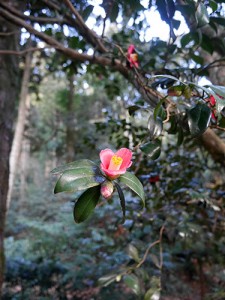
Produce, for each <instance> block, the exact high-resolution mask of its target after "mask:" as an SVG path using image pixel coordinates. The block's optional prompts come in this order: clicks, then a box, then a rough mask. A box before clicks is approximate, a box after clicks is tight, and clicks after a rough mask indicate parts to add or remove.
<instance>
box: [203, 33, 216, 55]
mask: <svg viewBox="0 0 225 300" xmlns="http://www.w3.org/2000/svg"><path fill="white" fill-rule="evenodd" d="M214 46H215V45H214V42H213V40H212V39H211V38H209V37H208V36H207V35H206V34H203V35H202V40H201V47H202V49H204V50H205V51H207V52H208V53H210V54H212V53H213V51H214Z"/></svg>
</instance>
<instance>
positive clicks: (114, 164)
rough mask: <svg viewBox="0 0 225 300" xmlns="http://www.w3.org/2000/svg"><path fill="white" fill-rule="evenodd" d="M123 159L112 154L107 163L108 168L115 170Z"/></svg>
mask: <svg viewBox="0 0 225 300" xmlns="http://www.w3.org/2000/svg"><path fill="white" fill-rule="evenodd" d="M122 162H123V159H122V158H121V157H119V156H117V155H113V157H112V158H111V160H110V164H109V170H113V171H117V170H119V169H120V166H121V165H122Z"/></svg>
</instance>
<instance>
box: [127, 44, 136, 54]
mask: <svg viewBox="0 0 225 300" xmlns="http://www.w3.org/2000/svg"><path fill="white" fill-rule="evenodd" d="M134 49H135V47H134V45H133V44H131V45H130V46H129V47H128V50H127V51H128V53H129V54H132V53H133V52H134Z"/></svg>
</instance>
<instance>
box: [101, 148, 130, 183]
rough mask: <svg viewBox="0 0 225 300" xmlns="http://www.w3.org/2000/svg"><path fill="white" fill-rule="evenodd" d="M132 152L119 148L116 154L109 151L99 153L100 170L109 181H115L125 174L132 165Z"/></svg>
mask: <svg viewBox="0 0 225 300" xmlns="http://www.w3.org/2000/svg"><path fill="white" fill-rule="evenodd" d="M131 158H132V152H131V150H129V149H127V148H121V149H120V150H118V151H117V152H116V153H114V152H113V151H112V150H111V149H105V150H102V151H101V152H100V160H101V165H100V167H101V170H102V171H103V172H104V173H105V174H106V176H107V177H108V178H109V179H116V178H118V177H119V176H120V175H122V174H124V173H126V170H127V169H128V168H129V167H130V166H131V165H132V161H131Z"/></svg>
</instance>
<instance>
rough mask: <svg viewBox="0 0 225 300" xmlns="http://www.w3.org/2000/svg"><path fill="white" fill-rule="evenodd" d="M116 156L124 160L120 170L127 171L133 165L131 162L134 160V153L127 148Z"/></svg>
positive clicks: (122, 149)
mask: <svg viewBox="0 0 225 300" xmlns="http://www.w3.org/2000/svg"><path fill="white" fill-rule="evenodd" d="M115 155H117V156H119V157H121V158H122V159H123V163H122V165H121V167H120V170H123V169H127V168H129V167H130V166H131V164H132V161H131V158H132V152H131V150H129V149H127V148H121V149H120V150H118V151H117V152H116V153H115Z"/></svg>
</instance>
